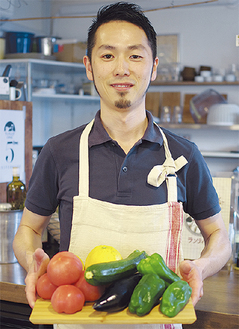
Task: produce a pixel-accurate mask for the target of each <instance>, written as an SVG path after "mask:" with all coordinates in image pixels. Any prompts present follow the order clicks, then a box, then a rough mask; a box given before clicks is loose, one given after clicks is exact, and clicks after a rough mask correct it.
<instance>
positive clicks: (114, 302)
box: [93, 273, 142, 312]
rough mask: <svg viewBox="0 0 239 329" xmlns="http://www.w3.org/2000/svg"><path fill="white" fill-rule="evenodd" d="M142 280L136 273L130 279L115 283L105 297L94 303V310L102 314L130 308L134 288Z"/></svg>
mask: <svg viewBox="0 0 239 329" xmlns="http://www.w3.org/2000/svg"><path fill="white" fill-rule="evenodd" d="M141 278H142V274H140V273H135V274H133V275H131V276H129V277H126V278H123V279H121V280H118V281H115V282H113V283H112V284H111V285H109V286H108V287H107V288H106V290H105V292H104V293H103V295H102V296H101V297H100V298H99V299H98V300H97V301H96V302H95V303H94V305H93V308H94V309H95V310H96V311H102V312H119V311H122V310H124V309H125V308H126V307H128V305H129V302H130V298H131V295H132V293H133V291H134V288H135V287H136V285H137V284H138V283H139V281H140V279H141Z"/></svg>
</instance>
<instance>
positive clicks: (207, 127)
mask: <svg viewBox="0 0 239 329" xmlns="http://www.w3.org/2000/svg"><path fill="white" fill-rule="evenodd" d="M159 125H160V126H161V127H164V128H166V129H200V130H201V129H205V130H235V131H239V125H231V126H228V125H207V124H197V123H192V124H191V123H180V124H173V123H168V124H165V123H160V122H159Z"/></svg>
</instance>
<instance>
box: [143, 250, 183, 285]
mask: <svg viewBox="0 0 239 329" xmlns="http://www.w3.org/2000/svg"><path fill="white" fill-rule="evenodd" d="M137 270H138V271H139V272H140V273H141V274H143V275H144V274H147V273H156V274H157V275H158V276H159V277H160V278H161V279H163V280H164V281H165V282H166V284H167V285H168V284H171V283H173V282H175V281H179V280H181V279H180V277H179V276H178V275H177V274H176V273H174V272H173V271H172V270H171V269H170V268H168V266H167V265H166V264H165V262H164V260H163V257H162V256H161V255H159V254H157V253H154V254H152V255H151V256H148V257H146V258H145V259H142V260H141V261H140V262H139V264H138V265H137Z"/></svg>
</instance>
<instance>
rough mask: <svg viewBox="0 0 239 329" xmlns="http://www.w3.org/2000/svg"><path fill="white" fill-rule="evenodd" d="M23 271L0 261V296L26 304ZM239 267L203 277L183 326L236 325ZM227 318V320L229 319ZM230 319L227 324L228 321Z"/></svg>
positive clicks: (237, 324) (214, 326)
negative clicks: (192, 318) (193, 317)
mask: <svg viewBox="0 0 239 329" xmlns="http://www.w3.org/2000/svg"><path fill="white" fill-rule="evenodd" d="M25 275H26V272H25V270H24V269H23V268H22V267H21V266H20V265H19V264H18V263H14V264H1V265H0V299H1V300H5V301H10V302H15V303H24V304H27V300H26V296H25V283H24V279H25ZM238 301H239V271H238V270H236V269H232V270H231V271H230V272H228V271H227V270H226V269H223V270H221V271H220V272H218V273H217V274H215V275H213V276H212V277H209V278H207V279H206V280H204V296H203V298H202V299H201V300H200V301H199V302H198V303H197V305H196V313H197V317H198V320H197V321H196V322H195V324H193V325H184V326H183V327H184V328H185V329H186V328H190V329H191V328H192V329H194V328H198V329H199V328H200V329H201V328H217V329H218V328H230V329H232V328H238V327H239V303H238ZM228 321H229V322H228ZM229 323H230V324H229Z"/></svg>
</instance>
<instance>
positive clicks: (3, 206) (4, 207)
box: [0, 203, 12, 211]
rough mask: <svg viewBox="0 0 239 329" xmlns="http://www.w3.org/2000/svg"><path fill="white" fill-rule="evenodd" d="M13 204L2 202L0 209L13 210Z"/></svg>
mask: <svg viewBox="0 0 239 329" xmlns="http://www.w3.org/2000/svg"><path fill="white" fill-rule="evenodd" d="M11 209H12V205H11V204H10V203H0V211H6V210H11Z"/></svg>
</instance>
